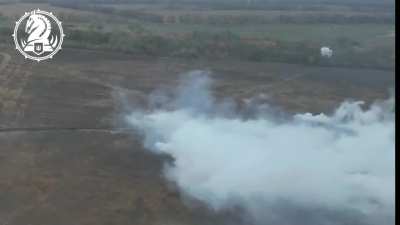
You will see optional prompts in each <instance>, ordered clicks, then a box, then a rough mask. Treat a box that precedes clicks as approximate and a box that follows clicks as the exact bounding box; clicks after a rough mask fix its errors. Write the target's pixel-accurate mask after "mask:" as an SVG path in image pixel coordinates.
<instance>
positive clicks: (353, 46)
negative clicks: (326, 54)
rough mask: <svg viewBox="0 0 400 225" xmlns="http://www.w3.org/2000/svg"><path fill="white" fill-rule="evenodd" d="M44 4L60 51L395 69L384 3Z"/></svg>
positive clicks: (4, 28) (2, 23)
mask: <svg viewBox="0 0 400 225" xmlns="http://www.w3.org/2000/svg"><path fill="white" fill-rule="evenodd" d="M50 2H51V5H52V7H56V8H54V11H55V13H56V14H57V16H58V17H59V18H60V19H61V20H62V21H63V22H64V28H65V32H66V34H67V38H66V39H65V46H66V47H80V48H88V49H102V50H112V51H123V52H128V53H133V54H143V55H151V56H156V57H157V56H162V57H183V58H209V59H215V58H218V59H229V58H232V59H241V60H250V61H260V62H264V61H265V62H266V61H277V62H287V63H300V64H312V65H326V66H351V67H370V68H381V69H393V68H394V61H395V60H394V35H393V34H394V30H395V26H394V22H393V18H394V12H392V11H391V10H390V9H389V8H390V7H387V6H388V4H386V3H385V4H382V5H381V7H378V6H376V5H375V6H374V5H373V6H371V5H368V4H363V7H361V8H360V7H355V5H351V4H350V5H349V4H347V3H346V4H345V3H343V4H338V5H329V4H322V5H318V7H316V6H315V5H314V6H313V7H311V5H307V7H306V5H299V7H295V8H293V7H292V6H293V4H288V5H285V4H283V3H282V4H281V5H279V4H278V5H269V6H268V7H266V5H264V6H265V8H263V7H264V6H262V7H261V6H260V7H259V8H246V7H245V8H243V7H242V8H240V9H239V8H229V7H233V6H235V4H231V5H226V4H227V2H224V4H225V5H219V6H218V7H217V5H215V4H208V5H207V7H208V10H204V9H207V7H206V6H205V5H204V6H199V5H195V6H193V5H191V6H190V7H189V6H188V5H187V4H183V5H179V6H178V5H175V6H173V5H169V4H156V3H154V4H150V3H146V4H139V3H138V4H99V1H60V0H56V1H50ZM96 2H97V3H96ZM100 2H101V1H100ZM155 2H157V1H155ZM118 3H123V1H118ZM164 3H165V2H164ZM196 4H197V3H196ZM198 4H201V3H200V2H198ZM260 4H261V3H260ZM389 5H390V4H389ZM220 6H221V7H220ZM222 6H224V7H225V8H224V7H222ZM285 6H291V7H285ZM300 6H301V7H300ZM357 6H358V5H357ZM364 6H365V7H364ZM371 7H372V8H371ZM2 8H4V9H6V8H7V7H6V6H5V7H2ZM371 9H376V10H375V11H371ZM1 12H2V10H1V9H0V13H1ZM13 19H14V18H5V17H1V14H0V39H1V40H4V38H5V37H7V38H8V36H9V34H10V32H11V30H10V28H9V27H8V26H9V23H10V21H12V20H13ZM6 20H8V21H6ZM321 46H330V47H331V48H332V49H333V50H334V55H333V57H332V58H330V59H324V58H321V56H320V52H319V49H320V48H321Z"/></svg>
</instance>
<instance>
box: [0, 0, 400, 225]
mask: <svg viewBox="0 0 400 225" xmlns="http://www.w3.org/2000/svg"><path fill="white" fill-rule="evenodd" d="M0 2H1V0H0ZM128 6H129V7H132V9H135V10H137V9H143V8H144V9H147V10H149V11H151V12H154V13H162V14H163V15H165V14H174V13H176V12H175V11H165V9H164V8H160V7H158V6H154V5H152V6H149V5H146V4H144V5H135V6H132V5H128ZM128 6H127V5H115V6H114V7H115V8H117V9H129V7H128ZM38 7H40V8H41V9H44V10H50V11H53V12H54V13H55V14H56V15H57V16H58V15H61V17H62V18H63V23H64V26H66V32H67V36H66V39H65V46H66V47H65V48H63V49H62V50H61V51H60V52H59V53H58V54H57V55H56V56H55V57H54V59H52V60H51V61H46V62H41V63H37V62H31V61H27V60H25V59H24V58H23V56H21V55H20V54H19V53H18V52H17V51H15V48H14V45H13V43H12V39H11V37H10V35H11V34H8V32H9V31H8V29H9V28H10V26H13V24H14V20H15V19H16V18H17V17H19V16H20V15H21V14H22V13H23V12H24V11H27V10H31V9H34V8H38ZM152 7H153V8H152ZM335 10H340V9H335ZM198 13H204V12H198ZM212 13H216V14H218V15H220V14H225V13H226V14H229V13H228V12H226V11H223V12H222V11H217V10H215V11H213V12H212ZM235 13H236V14H241V13H243V14H246V13H249V12H247V11H246V12H243V11H241V12H235ZM257 13H259V14H263V13H264V11H263V12H261V11H260V12H257ZM271 13H278V14H279V12H277V11H271ZM285 13H286V11H285ZM327 13H328V12H327ZM346 13H349V12H346ZM360 13H365V12H360ZM0 15H2V17H0V31H2V32H1V33H0V40H1V41H2V42H1V43H0V225H71V224H77V225H111V224H116V225H215V224H218V225H220V224H229V225H249V221H246V220H242V219H243V218H241V217H240V212H241V210H242V209H240V208H232V209H228V210H222V211H219V212H216V211H214V210H212V209H210V208H209V207H207V206H205V205H204V204H203V203H201V202H198V201H195V200H193V199H187V198H186V197H185V196H184V194H182V192H180V190H179V189H178V188H177V187H176V186H175V185H174V184H172V183H169V182H168V181H167V180H166V179H165V177H164V176H163V175H162V174H163V173H162V171H163V166H164V165H165V163H171V162H172V161H173V159H172V158H171V157H170V156H167V155H154V154H151V153H150V152H149V151H148V150H146V149H145V147H144V146H143V144H142V136H140V135H139V134H138V133H137V132H136V131H133V130H132V129H131V127H129V126H128V125H127V124H126V121H125V120H124V119H125V116H126V115H127V114H128V113H130V112H132V111H133V110H135V109H138V108H140V109H141V108H146V107H147V106H148V100H149V96H150V95H151V94H152V93H153V92H154V91H157V90H159V89H160V88H161V89H163V90H175V89H176V88H177V86H178V85H179V81H180V79H181V78H182V77H185V76H186V75H187V73H188V72H190V71H193V70H209V71H211V75H210V76H211V79H212V80H213V81H214V83H213V86H212V92H213V94H214V95H215V96H217V100H220V99H225V98H229V99H232V100H233V101H234V102H236V103H237V105H238V107H239V110H240V106H241V105H243V104H244V102H246V101H248V100H249V99H250V98H252V97H258V96H263V97H264V98H260V99H259V101H260V103H268V104H271V105H272V106H274V107H277V109H278V110H279V111H282V112H284V113H285V114H289V115H292V114H295V113H303V112H311V113H321V112H324V113H327V114H330V113H332V111H333V110H334V109H335V108H336V107H337V106H338V105H339V104H340V103H341V102H343V101H346V100H357V101H358V100H363V101H365V102H366V103H367V105H368V104H370V103H373V102H374V101H376V100H383V99H387V98H388V97H389V96H390V95H391V94H390V91H391V90H393V88H394V80H395V74H394V70H393V68H392V67H387V66H386V67H383V68H384V69H377V68H380V67H379V66H375V68H367V67H365V66H364V67H363V68H361V66H360V65H362V63H361V64H360V65H359V64H355V65H351V66H352V67H350V66H348V65H347V66H336V65H333V64H327V65H326V64H324V65H318V64H312V63H309V64H307V63H286V61H287V60H286V59H283V60H281V61H280V62H277V61H274V60H251V59H250V60H249V59H246V60H245V59H241V58H235V57H228V56H226V55H224V56H222V57H218V58H217V57H215V58H212V57H207V56H203V55H200V56H199V57H175V56H171V55H168V54H166V55H161V54H158V53H159V52H157V51H153V52H151V53H153V54H145V53H146V52H145V53H143V52H137V51H136V49H134V50H135V51H123V50H126V48H128V46H130V45H132V46H137V45H138V46H139V47H140V48H139V49H142V47H143V46H142V45H141V44H142V42H145V43H149V44H148V45H145V47H147V46H151V47H153V46H154V45H155V43H158V42H155V40H159V39H157V38H159V37H162V38H164V37H166V38H171V36H173V37H175V38H177V39H179V38H181V36H185V35H186V33H191V32H192V33H193V32H199V31H202V32H206V33H207V32H211V33H219V32H221V31H226V30H229V31H230V32H232V33H233V34H232V36H234V37H236V36H235V35H238V36H239V39H240V40H245V39H251V41H255V40H256V41H260V40H261V42H262V41H266V42H268V43H271V42H272V43H275V42H276V43H281V42H283V43H284V44H285V45H286V44H287V45H288V46H289V47H287V48H282V49H284V50H292V51H293V49H294V50H296V51H299V52H300V51H302V50H303V49H302V48H300V47H299V46H303V45H301V44H299V45H297V44H298V43H306V44H308V43H313V44H315V43H318V45H317V50H318V48H319V44H337V40H338V39H340V38H342V39H343V38H347V39H351V40H354V41H356V42H358V43H359V44H357V46H356V47H354V46H351V49H353V48H354V49H356V50H355V51H357V54H360V55H361V56H364V57H367V56H368V57H372V58H373V60H383V61H384V65H386V64H388V62H387V61H386V59H387V58H385V57H388V58H390V59H393V60H394V55H390V54H392V53H393V54H394V50H393V49H392V46H394V33H393V32H394V25H392V24H378V23H372V24H370V23H366V24H348V25H345V24H318V23H317V24H293V23H289V24H278V23H274V24H268V25H265V24H256V25H253V26H247V25H244V26H243V25H209V24H181V23H165V24H164V23H156V22H148V21H140V20H137V19H135V18H131V17H129V16H128V17H127V16H124V17H121V16H116V15H112V14H107V13H101V12H95V11H88V10H78V9H67V8H62V7H56V6H50V5H48V4H7V5H1V4H0ZM274 16H276V15H274ZM68 18H70V20H69V19H68ZM132 27H133V28H132ZM135 29H137V30H140V31H137V30H135ZM142 29H143V30H142ZM76 30H79V31H83V34H92V35H89V36H83V39H81V40H80V41H79V40H71V39H70V38H71V34H72V33H73V32H74V31H75V32H76ZM114 31H115V34H117V35H118V34H119V33H118V32H120V31H124V32H126V33H123V36H122V37H120V38H119V39H115V37H116V36H112V35H111V34H110V33H113V32H114ZM68 32H69V33H68ZM85 32H88V33H85ZM90 32H94V35H93V33H90ZM141 32H142V33H144V34H141V35H144V36H145V37H151V38H149V39H140V40H139V39H135V38H137V36H138V33H141ZM149 33H150V34H149ZM75 34H76V33H75ZM78 34H81V33H79V32H78ZM102 35H105V37H106V38H110V39H107V41H106V42H99V43H98V44H96V45H89V44H88V43H92V42H93V41H92V40H86V39H87V38H88V37H93V36H97V37H98V36H102ZM107 35H110V36H107ZM146 35H147V36H146ZM153 35H154V36H153ZM205 36H207V35H205ZM154 37H157V38H154ZM129 38H132V40H131V39H129ZM233 39H234V41H233V42H232V43H234V44H236V42H235V41H236V39H235V38H233ZM125 40H127V42H122V41H125ZM149 40H150V41H149ZM162 40H164V39H162ZM117 41H121V42H122V43H123V44H124V45H123V46H122V48H121V49H116V48H114V47H115V45H116V43H117ZM140 41H142V42H140ZM174 41H175V39H174ZM190 41H192V40H189V41H188V42H190ZM86 42H88V43H86ZM193 42H194V41H193ZM161 43H164V42H161ZM174 43H175V42H174ZM346 43H347V42H346ZM125 44H126V45H127V46H125ZM184 44H188V43H187V42H184ZM198 44H199V43H198V42H194V45H196V46H197V45H198ZM218 44H219V45H217V47H218V46H219V47H221V46H222V48H221V49H223V47H225V45H224V44H221V43H218ZM246 44H247V43H246ZM188 45H189V44H188ZM292 45H293V46H297V48H295V47H292ZM210 46H213V45H199V46H198V48H199V49H204V48H207V47H208V48H210V49H211V47H210ZM246 46H247V45H246ZM189 47H190V46H189ZM217 47H215V49H217V51H219V49H218V48H217ZM347 47H348V45H347ZM257 48H258V47H256V49H257ZM343 48H345V47H343ZM246 49H247V48H246ZM376 49H384V50H382V52H377V51H375V50H376ZM388 49H389V50H388ZM146 50H147V49H146ZM314 50H315V49H314ZM124 52H125V53H124ZM339 52H340V51H339ZM371 52H373V53H374V55H371ZM240 53H241V54H242V52H240ZM307 54H308V53H307ZM379 54H382V55H383V56H385V57H383V58H381V57H378V56H380V55H379ZM317 55H318V51H317ZM388 55H389V56H388ZM377 58H379V59H377ZM361 61H362V59H361ZM362 62H364V61H362ZM374 62H375V61H374ZM389 63H391V62H389ZM296 213H297V212H296Z"/></svg>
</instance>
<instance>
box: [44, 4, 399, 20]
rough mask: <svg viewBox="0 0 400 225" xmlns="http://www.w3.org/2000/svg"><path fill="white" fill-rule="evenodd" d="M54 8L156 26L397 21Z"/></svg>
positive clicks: (363, 17) (375, 17) (359, 17)
mask: <svg viewBox="0 0 400 225" xmlns="http://www.w3.org/2000/svg"><path fill="white" fill-rule="evenodd" d="M51 4H52V5H54V6H59V7H64V8H71V9H80V10H87V11H95V12H101V13H106V14H111V15H116V16H122V17H129V18H132V19H136V20H139V21H144V22H154V23H184V24H215V25H218V24H233V25H234V24H268V23H330V24H349V23H390V24H393V23H394V22H395V14H394V13H383V14H382V13H381V14H378V15H375V14H366V13H363V14H357V13H347V14H346V13H345V14H331V13H330V14H323V13H317V12H316V13H315V14H302V13H297V14H295V15H287V14H286V15H285V14H281V15H277V16H272V17H271V16H269V15H267V14H266V15H249V14H247V15H241V14H236V15H234V14H233V15H206V16H204V15H199V14H195V13H185V14H181V15H162V14H160V13H157V12H146V11H141V10H134V9H116V8H113V7H109V6H107V5H92V4H87V3H82V2H77V1H71V2H66V1H54V2H52V3H51Z"/></svg>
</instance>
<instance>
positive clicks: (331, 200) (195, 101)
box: [127, 71, 395, 225]
mask: <svg viewBox="0 0 400 225" xmlns="http://www.w3.org/2000/svg"><path fill="white" fill-rule="evenodd" d="M186 77H187V78H186V79H185V80H184V81H183V82H182V85H181V86H180V87H179V88H178V91H177V94H176V96H175V97H174V98H173V99H169V98H168V97H167V95H163V94H162V93H160V92H159V93H157V94H155V95H153V97H152V99H153V100H151V101H150V102H154V101H159V100H160V99H162V103H159V104H158V105H162V107H159V108H158V109H154V110H151V111H148V112H146V113H144V112H143V111H141V112H133V113H132V114H130V115H129V116H128V117H127V120H128V122H129V123H130V124H131V125H132V126H133V127H135V128H136V129H137V130H139V131H140V132H141V133H142V134H143V136H144V144H145V146H146V148H148V149H149V150H151V151H153V152H155V153H159V154H168V155H170V156H172V157H173V159H174V162H173V164H169V165H167V166H166V168H165V171H164V172H165V176H166V177H167V179H169V180H170V181H173V182H175V183H176V184H177V186H178V187H179V188H180V190H181V191H182V193H184V194H185V195H187V196H189V197H191V198H195V199H197V200H201V201H203V202H205V203H207V204H208V205H209V206H210V207H211V208H212V209H214V210H217V211H218V210H222V209H229V208H230V207H233V206H240V207H242V208H243V209H244V210H245V211H246V212H247V215H248V216H250V217H251V221H252V223H254V224H271V225H276V224H279V225H297V224H298V225H304V224H307V225H325V224H326V225H333V224H343V225H344V224H353V225H356V224H371V225H372V224H380V225H386V224H394V195H395V193H394V165H395V162H394V154H395V146H394V145H395V143H394V140H395V139H394V112H393V111H394V100H393V99H390V100H387V101H383V102H378V103H375V104H373V105H371V106H370V107H369V108H368V109H363V108H362V107H361V105H362V102H344V103H343V104H341V105H340V106H339V107H338V108H337V109H336V110H335V111H334V112H333V113H332V114H331V115H325V114H319V115H312V114H310V113H306V114H297V115H292V116H289V117H285V118H281V117H280V116H279V115H278V116H277V115H274V114H271V113H268V111H269V110H265V108H268V107H265V106H263V107H258V108H260V110H259V111H258V113H257V114H256V116H254V117H251V118H246V117H243V116H242V115H240V114H239V113H235V112H234V108H235V106H234V104H233V103H232V101H223V102H218V101H217V100H216V99H215V98H214V97H213V96H212V94H211V91H210V87H211V85H212V82H211V80H210V79H209V78H208V76H207V73H206V72H202V71H194V72H192V73H190V74H188V75H187V76H186ZM154 99H155V100H154ZM167 99H169V100H167ZM249 102H251V101H249ZM249 104H251V103H249ZM167 105H168V106H167ZM250 107H253V108H254V105H251V106H250V105H249V108H250ZM256 108H257V107H256Z"/></svg>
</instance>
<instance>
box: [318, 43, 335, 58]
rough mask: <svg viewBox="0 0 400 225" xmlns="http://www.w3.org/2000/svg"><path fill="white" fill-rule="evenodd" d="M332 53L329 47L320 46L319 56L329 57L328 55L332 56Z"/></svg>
mask: <svg viewBox="0 0 400 225" xmlns="http://www.w3.org/2000/svg"><path fill="white" fill-rule="evenodd" d="M332 55H333V51H332V49H330V48H329V47H326V46H324V47H322V48H321V56H322V57H328V58H330V57H332Z"/></svg>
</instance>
